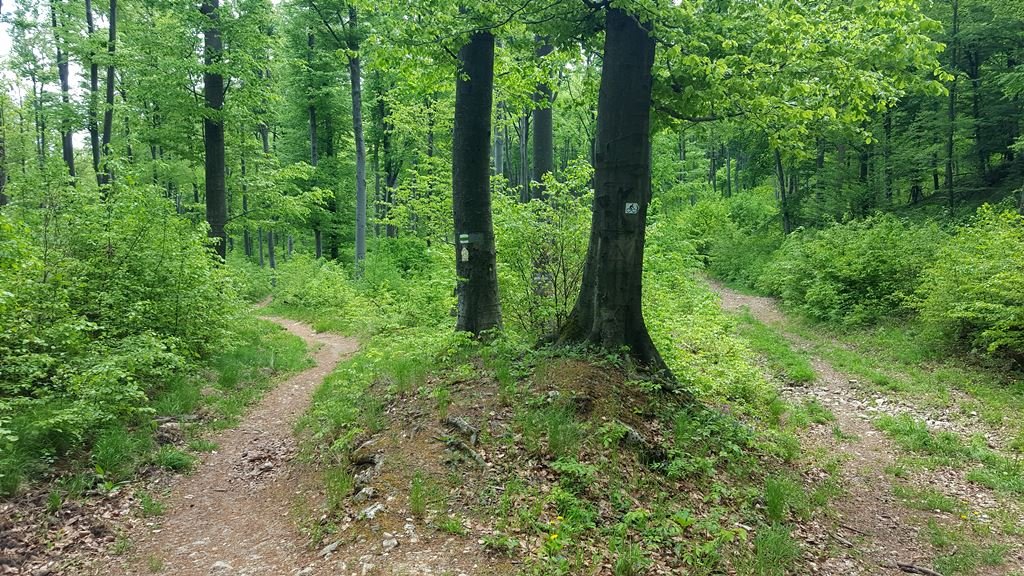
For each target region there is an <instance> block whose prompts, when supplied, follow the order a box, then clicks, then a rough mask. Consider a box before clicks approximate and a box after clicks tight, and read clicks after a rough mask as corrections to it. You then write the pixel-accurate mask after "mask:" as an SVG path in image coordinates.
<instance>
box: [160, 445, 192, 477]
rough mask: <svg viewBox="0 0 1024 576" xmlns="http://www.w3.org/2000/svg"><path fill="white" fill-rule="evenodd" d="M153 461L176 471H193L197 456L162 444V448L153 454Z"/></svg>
mask: <svg viewBox="0 0 1024 576" xmlns="http://www.w3.org/2000/svg"><path fill="white" fill-rule="evenodd" d="M153 463H154V464H156V465H157V466H159V467H161V468H166V469H168V470H174V471H175V472H191V471H192V469H193V468H194V467H195V465H196V458H195V456H192V455H191V454H188V453H186V452H182V451H181V450H178V449H177V448H175V447H173V446H161V447H160V450H157V452H156V453H155V454H153Z"/></svg>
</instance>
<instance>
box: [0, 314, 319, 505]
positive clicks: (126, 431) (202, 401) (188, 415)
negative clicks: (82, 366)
mask: <svg viewBox="0 0 1024 576" xmlns="http://www.w3.org/2000/svg"><path fill="white" fill-rule="evenodd" d="M229 342H230V344H229V345H227V346H226V348H225V349H224V350H222V351H220V352H218V353H216V354H214V355H213V356H211V357H210V358H209V360H206V361H203V362H197V363H195V364H188V365H184V366H182V367H181V369H180V370H175V371H174V372H172V373H169V374H167V375H166V376H165V377H164V378H162V379H161V380H160V381H159V382H153V383H149V385H148V386H146V387H145V390H144V391H145V397H144V398H143V399H142V400H141V403H140V405H139V406H137V407H136V408H134V409H133V410H131V411H130V412H126V413H124V414H122V415H120V416H119V417H109V416H107V417H102V416H100V417H99V418H98V420H97V421H96V425H95V428H94V429H91V430H88V431H81V432H78V433H75V434H74V435H72V436H69V435H68V434H67V432H70V431H72V430H73V428H66V426H73V425H74V422H75V420H74V419H75V418H79V417H87V416H88V414H86V415H84V416H82V415H77V414H76V413H77V412H78V411H81V410H87V409H88V408H87V407H86V406H85V405H84V404H83V403H82V402H81V401H75V400H73V399H69V398H60V397H42V398H33V399H31V400H30V401H22V402H19V403H18V406H19V407H20V408H21V410H19V411H17V412H14V413H12V414H11V416H10V419H9V420H8V421H7V425H6V426H7V429H8V430H10V432H11V435H12V436H13V437H15V438H16V440H14V441H11V440H10V439H8V441H7V443H6V444H5V445H4V450H3V452H2V456H0V493H3V494H7V495H12V494H15V493H17V492H18V490H19V489H20V488H23V487H24V486H25V485H26V484H27V483H29V482H30V481H33V480H40V479H43V478H47V477H52V481H53V489H52V490H53V491H54V493H56V494H59V495H61V496H60V497H61V498H65V497H72V498H75V497H79V496H82V495H83V494H85V493H86V492H88V491H90V490H92V489H93V488H97V487H98V488H101V489H104V490H111V489H114V488H115V487H116V486H118V485H119V484H121V483H122V482H124V481H126V480H130V479H131V478H132V477H134V475H135V474H136V473H137V472H138V471H139V470H140V469H142V468H146V467H157V468H164V469H168V470H173V471H181V472H187V471H189V470H191V469H192V467H193V465H194V462H195V457H194V456H193V454H194V453H196V452H203V451H208V450H209V449H210V446H209V442H208V441H205V440H203V438H202V436H203V433H204V431H206V430H209V429H219V428H224V427H227V426H230V425H233V424H234V423H236V422H237V421H238V418H239V417H240V416H241V415H242V413H243V412H244V410H245V408H246V407H247V406H248V405H250V404H252V403H253V402H255V401H256V400H258V399H259V398H260V397H261V395H262V394H263V392H265V391H266V390H267V389H269V387H270V386H271V385H272V384H273V382H274V380H276V379H279V378H280V377H282V376H283V375H285V374H288V373H292V372H296V371H298V370H301V369H303V368H306V367H308V366H310V359H309V357H308V355H307V352H306V346H305V344H304V343H303V341H302V340H301V339H300V338H298V337H296V336H293V335H291V334H289V333H287V332H286V331H284V330H283V329H281V328H280V327H278V326H277V325H275V324H272V323H270V322H267V321H264V320H257V319H255V318H242V319H240V321H239V323H238V325H237V326H236V327H235V328H234V336H233V337H231V338H230V339H229ZM168 421H171V422H173V421H177V422H179V425H180V428H179V430H180V431H181V433H180V434H181V438H180V439H181V440H182V441H183V442H184V444H185V446H184V447H182V448H178V447H175V446H172V445H167V444H165V445H159V444H158V443H157V441H156V439H155V435H154V433H155V431H156V426H157V422H168Z"/></svg>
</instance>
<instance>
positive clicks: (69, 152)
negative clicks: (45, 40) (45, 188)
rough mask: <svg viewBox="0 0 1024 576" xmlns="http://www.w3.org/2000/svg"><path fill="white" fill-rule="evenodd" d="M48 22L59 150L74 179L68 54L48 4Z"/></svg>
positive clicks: (61, 26) (51, 7)
mask: <svg viewBox="0 0 1024 576" xmlns="http://www.w3.org/2000/svg"><path fill="white" fill-rule="evenodd" d="M50 22H51V24H52V25H53V38H54V44H55V45H56V46H57V76H58V77H59V78H60V100H61V104H63V108H64V109H63V110H61V115H60V116H61V120H60V148H61V153H62V154H63V156H64V164H65V165H66V166H67V167H68V175H69V176H71V179H72V180H74V178H75V143H74V141H73V140H72V134H73V132H72V129H71V120H70V119H69V118H68V114H70V113H71V96H70V93H71V87H70V84H69V81H68V54H67V52H65V51H64V32H63V23H62V22H59V21H58V19H57V7H56V5H55V4H54V3H53V2H51V3H50Z"/></svg>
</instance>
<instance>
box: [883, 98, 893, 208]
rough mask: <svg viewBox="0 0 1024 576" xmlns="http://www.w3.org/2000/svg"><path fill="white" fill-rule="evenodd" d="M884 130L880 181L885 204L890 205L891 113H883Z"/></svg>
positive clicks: (887, 111) (888, 111) (889, 111)
mask: <svg viewBox="0 0 1024 576" xmlns="http://www.w3.org/2000/svg"><path fill="white" fill-rule="evenodd" d="M882 127H883V130H884V134H883V137H884V138H885V141H884V142H883V143H882V179H883V181H884V182H883V188H884V189H885V202H886V204H892V111H891V110H886V111H885V118H884V119H883V120H882Z"/></svg>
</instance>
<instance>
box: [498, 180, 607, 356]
mask: <svg viewBox="0 0 1024 576" xmlns="http://www.w3.org/2000/svg"><path fill="white" fill-rule="evenodd" d="M592 173H593V169H592V168H591V167H590V165H589V164H587V163H585V162H574V163H572V164H570V165H569V167H568V168H567V169H566V170H564V171H562V173H561V174H560V178H561V180H558V179H555V178H554V177H553V176H551V175H550V174H546V175H545V179H544V190H545V199H544V200H538V199H534V200H531V201H530V202H526V203H521V202H518V201H517V199H516V198H514V197H513V196H512V195H511V194H501V193H499V194H495V196H494V228H495V234H496V248H497V260H498V280H499V284H500V286H501V305H502V313H503V315H504V317H505V322H506V323H507V324H508V325H510V326H511V327H513V328H515V329H517V330H519V331H520V332H522V333H524V334H525V335H528V336H531V337H534V338H536V337H538V336H542V335H545V334H547V333H557V332H558V330H559V329H561V327H562V325H563V324H564V323H565V321H566V319H567V318H568V316H569V313H570V312H572V308H573V306H574V305H575V304H576V297H577V296H578V295H579V290H580V284H581V282H582V280H583V263H584V260H585V259H586V255H587V241H588V238H589V234H590V220H591V212H590V205H591V203H592V201H593V193H592V192H591V190H590V187H589V186H590V184H589V183H590V178H591V175H592Z"/></svg>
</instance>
